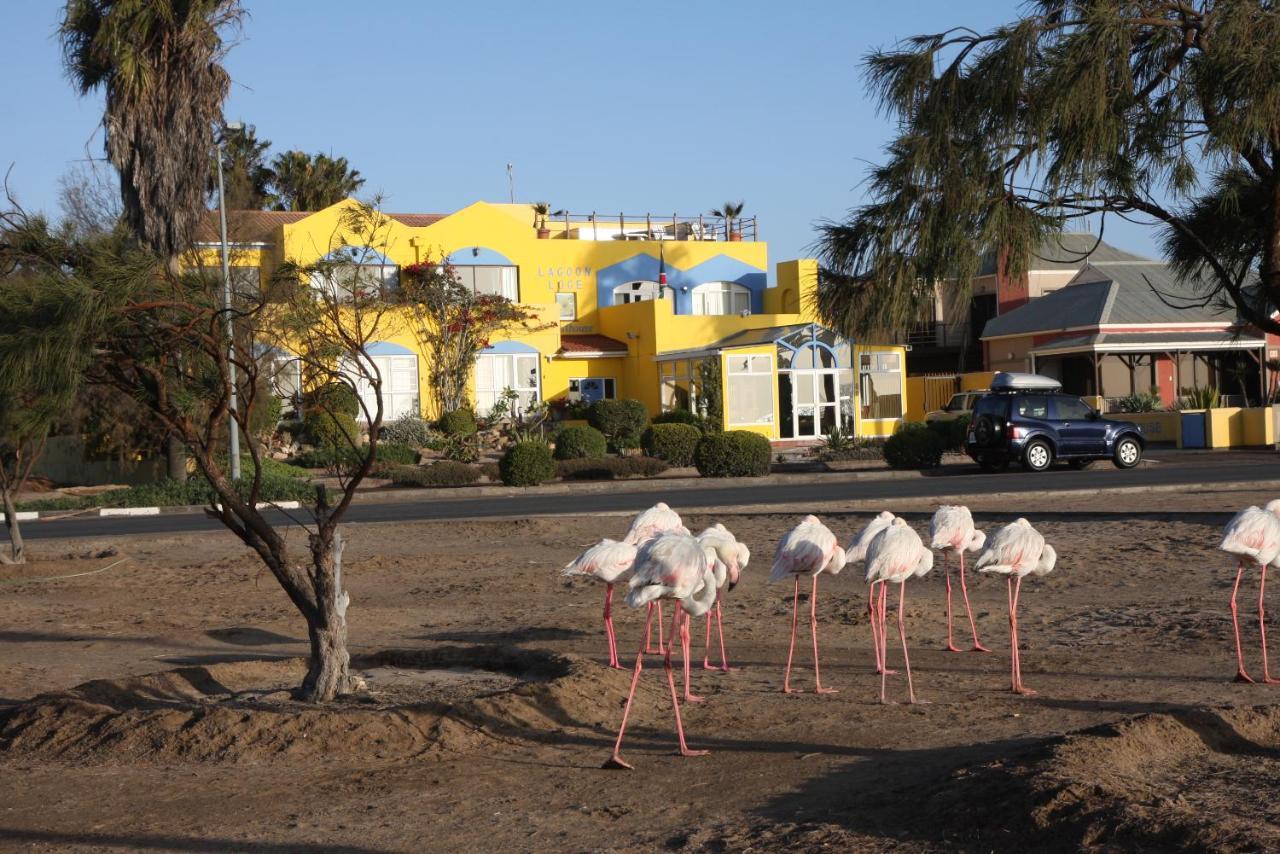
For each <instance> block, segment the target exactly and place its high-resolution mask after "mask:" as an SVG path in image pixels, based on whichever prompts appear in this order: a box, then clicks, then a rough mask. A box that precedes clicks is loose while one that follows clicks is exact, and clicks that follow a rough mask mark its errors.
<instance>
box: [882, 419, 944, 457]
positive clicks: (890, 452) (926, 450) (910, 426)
mask: <svg viewBox="0 0 1280 854" xmlns="http://www.w3.org/2000/svg"><path fill="white" fill-rule="evenodd" d="M942 450H943V447H942V440H941V439H939V438H938V434H937V433H936V432H934V431H933V430H931V429H929V428H928V427H927V426H925V425H924V424H923V423H922V422H919V421H911V422H907V423H905V424H903V425H902V426H901V427H899V428H898V432H897V433H894V434H893V435H892V436H890V437H889V438H888V439H887V440H886V441H885V443H884V461H885V462H886V463H888V464H889V467H890V468H895V469H932V468H937V467H938V466H939V465H941V464H942Z"/></svg>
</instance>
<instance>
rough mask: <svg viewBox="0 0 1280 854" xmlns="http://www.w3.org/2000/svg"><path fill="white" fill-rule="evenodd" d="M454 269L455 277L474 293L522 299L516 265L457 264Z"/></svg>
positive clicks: (514, 300)
mask: <svg viewBox="0 0 1280 854" xmlns="http://www.w3.org/2000/svg"><path fill="white" fill-rule="evenodd" d="M452 269H453V275H454V278H456V279H457V280H458V282H459V283H460V284H461V285H462V286H463V287H464V288H467V289H468V290H471V291H473V292H474V293H477V294H491V295H493V296H499V297H506V298H507V299H509V300H511V301H512V302H516V301H518V300H519V299H520V286H519V277H518V276H517V275H516V268H515V267H497V266H483V265H478V264H473V265H460V266H455V267H453V268H452Z"/></svg>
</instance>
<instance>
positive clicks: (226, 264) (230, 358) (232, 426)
mask: <svg viewBox="0 0 1280 854" xmlns="http://www.w3.org/2000/svg"><path fill="white" fill-rule="evenodd" d="M243 127H244V125H242V124H240V123H239V122H231V123H228V124H226V125H224V126H223V128H222V130H221V131H220V132H219V133H218V134H217V135H216V137H215V139H216V141H217V142H216V144H217V147H218V158H217V159H218V221H219V222H218V224H219V226H220V227H221V233H222V310H223V313H224V317H225V320H226V329H227V377H228V379H229V380H230V381H231V417H230V418H228V419H227V427H228V432H229V433H230V434H231V448H230V453H231V479H232V480H233V481H235V480H239V479H240V425H239V423H238V422H237V421H236V414H237V412H238V411H239V403H238V400H237V398H238V395H237V393H236V362H235V358H236V339H235V329H234V327H233V325H232V323H231V261H230V259H229V257H228V251H227V197H226V187H225V186H224V183H223V179H222V152H223V147H222V143H223V140H224V137H225V134H226V133H227V132H228V131H239V130H240V129H241V128H243Z"/></svg>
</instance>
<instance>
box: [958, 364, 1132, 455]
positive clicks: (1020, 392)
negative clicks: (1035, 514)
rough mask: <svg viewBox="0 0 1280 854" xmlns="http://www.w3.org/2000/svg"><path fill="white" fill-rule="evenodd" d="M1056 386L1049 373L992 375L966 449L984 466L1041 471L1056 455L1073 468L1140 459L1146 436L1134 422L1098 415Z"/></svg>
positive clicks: (966, 438)
mask: <svg viewBox="0 0 1280 854" xmlns="http://www.w3.org/2000/svg"><path fill="white" fill-rule="evenodd" d="M1061 389H1062V384H1061V383H1059V382H1058V381H1057V380H1055V379H1052V378H1051V377H1044V376H1040V375H1038V374H1014V373H1000V374H996V376H995V379H994V380H993V381H992V383H991V391H990V392H988V393H987V394H985V395H983V397H982V399H980V400H979V401H978V403H977V405H976V406H975V407H974V410H973V420H972V421H971V422H970V423H969V430H968V433H967V434H966V436H965V443H964V450H965V453H967V454H968V455H969V456H970V457H971V458H972V459H973V461H974V462H976V463H977V464H978V465H980V466H982V468H983V470H985V471H997V470H1000V469H1003V468H1004V467H1005V466H1007V465H1008V464H1009V463H1010V462H1012V461H1014V460H1017V461H1018V462H1020V463H1022V465H1023V466H1024V467H1025V468H1026V469H1027V470H1028V471H1044V470H1045V469H1047V468H1049V466H1051V465H1052V464H1053V462H1054V461H1055V460H1062V461H1064V462H1067V463H1069V464H1070V465H1071V466H1072V467H1073V468H1084V467H1085V466H1087V465H1089V463H1091V462H1093V461H1094V460H1111V461H1112V462H1113V463H1115V465H1116V467H1117V468H1122V469H1130V468H1133V467H1134V466H1136V465H1137V464H1138V463H1139V462H1141V461H1142V452H1143V449H1144V448H1145V447H1146V441H1145V439H1144V438H1143V436H1142V429H1141V428H1140V427H1139V426H1138V425H1137V424H1134V423H1132V422H1130V421H1117V420H1113V419H1110V418H1103V417H1102V415H1101V414H1100V413H1099V412H1098V411H1097V410H1095V409H1094V408H1093V407H1091V406H1089V404H1087V403H1085V402H1084V401H1083V400H1081V399H1080V398H1078V397H1076V396H1075V395H1071V394H1063V393H1062V391H1061Z"/></svg>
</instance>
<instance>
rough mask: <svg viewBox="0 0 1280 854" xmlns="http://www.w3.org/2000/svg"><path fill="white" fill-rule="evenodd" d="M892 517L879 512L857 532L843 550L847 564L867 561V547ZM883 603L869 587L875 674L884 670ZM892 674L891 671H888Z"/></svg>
mask: <svg viewBox="0 0 1280 854" xmlns="http://www.w3.org/2000/svg"><path fill="white" fill-rule="evenodd" d="M893 520H894V515H893V514H892V513H890V512H889V511H888V510H881V511H880V513H879V515H877V516H876V517H875V518H874V519H872V520H871V521H870V522H868V523H867V526H866V527H865V528H863V529H862V530H861V531H859V532H858V535H857V536H856V537H854V538H853V541H852V542H850V543H849V545H848V546H847V547H846V548H845V555H846V557H847V558H848V562H849V563H862V562H863V561H865V560H866V559H867V546H869V545H871V541H872V540H874V539H875V538H876V534H879V533H880V532H881V531H883V530H884V529H885V528H887V527H888V526H889V525H891V524H893ZM880 592H881V594H882V596H881V598H882V599H883V598H884V596H883V594H884V592H885V590H884V586H883V585H881V586H880ZM883 607H884V603H883V602H881V603H880V604H879V607H877V603H876V586H875V585H874V584H872V585H871V587H870V590H869V592H868V595H867V615H868V616H869V617H870V618H871V645H872V646H873V647H875V654H876V673H880V672H882V671H883V670H884V656H883V654H882V651H881V647H882V644H881V641H880V617H879V612H880V611H881V610H882V609H883ZM889 672H890V673H893V671H892V670H890V671H889Z"/></svg>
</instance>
